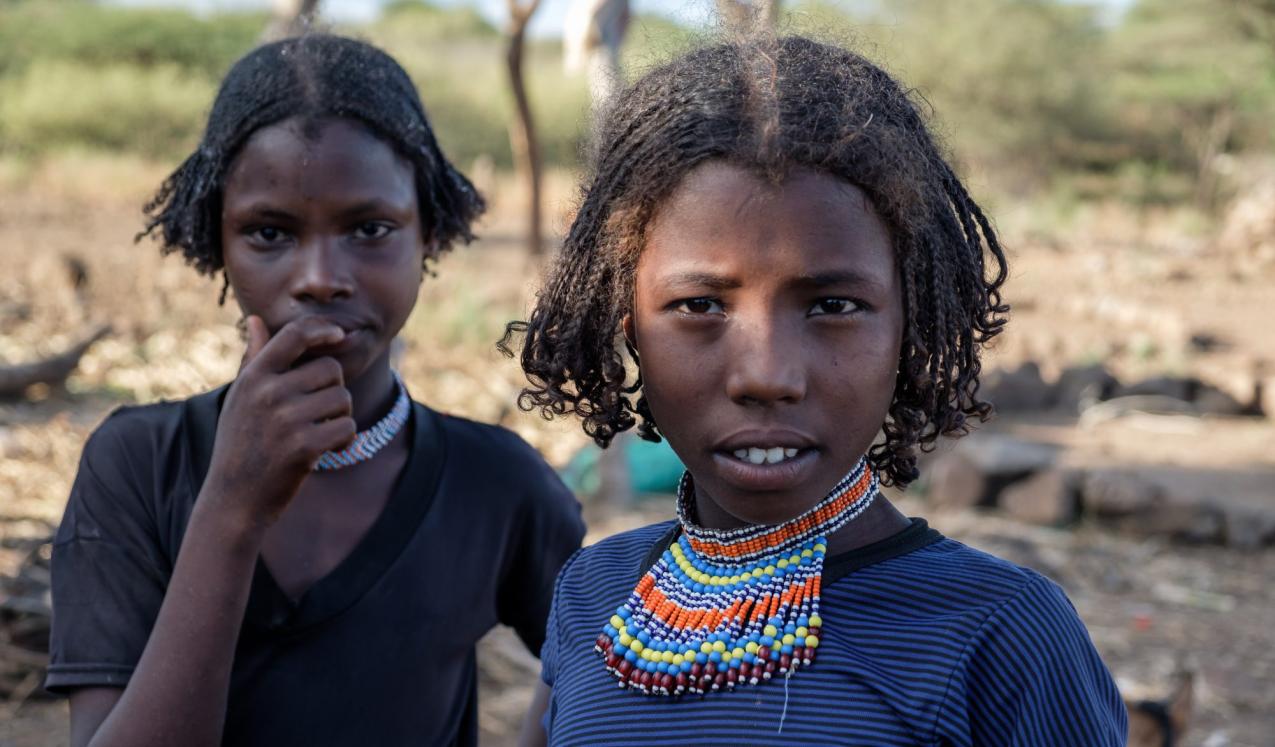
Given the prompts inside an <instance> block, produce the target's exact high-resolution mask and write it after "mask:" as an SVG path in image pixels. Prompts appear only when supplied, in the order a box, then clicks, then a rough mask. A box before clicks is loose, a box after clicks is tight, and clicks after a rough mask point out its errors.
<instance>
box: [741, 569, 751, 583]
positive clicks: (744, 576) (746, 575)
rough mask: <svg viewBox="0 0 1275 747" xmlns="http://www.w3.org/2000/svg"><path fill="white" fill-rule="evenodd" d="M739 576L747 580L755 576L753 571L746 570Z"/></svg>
mask: <svg viewBox="0 0 1275 747" xmlns="http://www.w3.org/2000/svg"><path fill="white" fill-rule="evenodd" d="M739 577H740V578H741V579H743V580H745V581H747V580H749V579H750V578H752V577H753V572H752V571H744V572H743V573H741V574H739Z"/></svg>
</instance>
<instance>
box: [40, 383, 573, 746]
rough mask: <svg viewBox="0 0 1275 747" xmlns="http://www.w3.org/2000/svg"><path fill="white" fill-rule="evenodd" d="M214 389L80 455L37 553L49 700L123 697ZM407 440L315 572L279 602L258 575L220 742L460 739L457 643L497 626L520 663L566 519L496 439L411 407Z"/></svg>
mask: <svg viewBox="0 0 1275 747" xmlns="http://www.w3.org/2000/svg"><path fill="white" fill-rule="evenodd" d="M224 393H225V388H224V387H223V388H222V389H219V390H216V391H213V392H209V393H207V394H202V395H199V396H197V397H193V398H191V399H189V400H185V401H182V402H166V403H160V404H155V405H147V406H143V407H130V408H124V409H121V410H119V411H117V412H115V413H114V414H112V415H111V416H110V417H109V418H108V419H107V420H106V421H105V422H104V423H103V424H102V426H101V427H100V428H98V430H97V431H96V432H95V433H94V434H93V436H92V437H91V438H90V439H89V441H88V443H87V444H86V445H85V447H84V454H83V457H82V458H81V461H80V469H79V473H78V474H77V475H76V479H75V484H74V486H73V487H72V489H71V497H70V501H69V502H68V504H67V508H66V515H65V516H64V518H63V520H62V524H61V526H60V527H59V529H58V533H57V537H56V539H55V541H54V545H53V608H54V616H53V632H52V640H51V643H50V648H51V662H50V665H49V672H48V678H47V680H46V682H45V686H46V687H47V688H49V689H50V690H52V691H54V692H68V691H70V690H72V689H74V688H77V687H86V686H111V687H123V686H124V685H125V684H127V682H128V679H129V677H130V675H131V674H132V672H133V668H134V666H135V665H136V664H137V661H138V659H139V658H140V657H141V654H142V649H143V648H144V647H145V646H146V641H147V638H148V637H149V636H150V632H151V628H152V626H153V625H154V623H155V618H156V616H157V615H158V613H159V607H160V604H161V602H162V601H163V598H164V592H165V589H166V588H167V586H168V582H169V579H170V578H171V576H172V571H173V565H174V563H175V561H176V559H177V551H178V549H179V547H180V545H181V540H182V536H183V534H184V533H185V530H186V525H187V522H188V521H189V519H190V513H191V509H192V507H193V505H194V501H195V496H196V495H198V493H199V489H200V486H201V485H202V484H203V481H204V476H205V474H206V472H207V469H208V464H209V459H210V457H211V454H212V446H213V437H214V435H215V433H216V425H217V416H218V413H219V411H220V405H221V401H222V399H223V397H224ZM409 429H410V430H409V434H410V438H411V439H412V454H411V457H410V459H409V460H408V463H407V466H406V467H404V469H403V472H402V474H401V475H400V477H399V480H398V483H397V484H396V486H395V488H394V491H393V494H392V496H391V497H390V499H389V502H388V503H387V504H386V506H385V508H384V510H383V512H382V513H381V515H380V516H379V517H378V518H377V519H376V521H375V523H374V524H373V525H372V527H371V529H369V530H368V532H367V535H366V536H364V538H363V539H362V540H361V541H360V542H359V543H358V544H357V545H356V546H355V548H354V550H353V551H352V552H351V553H350V555H349V557H347V558H346V559H345V560H344V561H342V562H341V564H340V565H338V566H337V567H336V568H335V569H334V570H333V571H332V572H331V573H330V574H328V575H327V576H325V577H323V578H322V579H320V580H319V581H318V582H316V583H315V584H314V585H313V586H312V587H311V588H310V589H309V590H307V591H306V592H305V594H304V595H303V596H302V597H301V598H300V599H299V600H298V601H297V602H295V603H294V602H293V601H292V600H290V599H288V597H287V596H286V595H285V594H284V593H283V592H282V590H280V589H279V587H278V586H277V585H276V584H275V582H274V580H273V579H272V578H271V576H270V573H269V571H268V570H267V569H266V567H265V565H264V564H263V563H261V562H260V561H258V563H257V568H256V572H255V574H254V576H253V579H252V591H251V594H250V597H249V601H248V608H247V611H246V613H245V616H244V623H243V627H242V629H241V631H240V636H239V642H238V647H237V649H236V652H235V661H234V668H233V671H232V674H231V681H230V699H229V704H228V709H227V714H226V729H225V743H226V744H232V745H280V744H306V745H350V744H377V745H406V744H412V745H444V744H462V745H468V744H474V743H475V742H476V741H477V732H478V728H477V704H476V699H477V673H476V665H475V658H474V644H475V643H476V642H477V641H478V639H479V638H481V637H482V636H483V634H484V633H486V632H487V631H488V630H490V629H491V628H492V627H493V626H494V625H495V624H496V623H498V622H500V623H504V624H506V625H509V626H511V627H513V628H514V629H515V630H516V631H517V632H518V634H519V636H520V637H521V638H522V640H523V642H524V643H526V645H527V647H528V648H529V649H530V650H531V651H532V652H534V653H538V652H539V650H540V646H541V644H542V643H543V641H544V630H545V620H546V618H547V616H548V612H549V604H550V598H551V596H552V592H553V581H554V577H555V576H556V574H557V572H558V569H559V567H560V566H561V565H562V563H563V562H564V561H565V560H566V559H567V557H568V556H569V555H570V554H571V553H572V552H573V551H574V550H575V549H576V548H577V547H579V546H580V541H581V539H582V537H583V535H584V526H583V523H582V522H581V520H580V507H579V504H578V503H577V502H576V500H575V498H574V497H573V496H572V495H571V493H570V492H569V491H568V490H567V489H566V488H565V487H564V486H563V485H562V483H561V481H559V480H558V478H557V476H556V475H555V474H554V473H553V471H552V470H551V469H550V468H549V467H548V465H546V464H545V463H544V460H543V459H541V458H540V456H539V455H538V454H537V453H536V452H535V451H534V450H533V449H532V448H531V447H530V446H528V445H527V444H526V443H525V442H524V441H522V440H521V439H519V438H518V437H517V436H515V435H514V434H512V433H510V432H509V431H507V430H505V429H503V428H500V427H497V426H490V425H482V424H479V423H474V422H472V421H469V420H464V419H461V418H456V417H450V416H446V415H441V414H439V413H436V412H434V411H432V410H430V409H429V408H427V407H425V406H423V405H420V404H415V405H414V407H413V408H412V415H411V418H410V420H409ZM357 498H358V496H351V500H356V499H357Z"/></svg>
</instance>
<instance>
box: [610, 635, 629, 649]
mask: <svg viewBox="0 0 1275 747" xmlns="http://www.w3.org/2000/svg"><path fill="white" fill-rule="evenodd" d="M611 648H612V649H614V650H615V652H616V653H618V654H623V653H624V652H625V651H628V650H629V647H628V646H626V645H624V644H623V643H620V636H618V635H617V636H614V637H613V638H611Z"/></svg>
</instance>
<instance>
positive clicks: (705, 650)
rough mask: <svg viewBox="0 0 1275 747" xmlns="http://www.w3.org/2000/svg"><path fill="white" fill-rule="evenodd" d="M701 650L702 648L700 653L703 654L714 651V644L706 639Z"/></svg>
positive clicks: (701, 645)
mask: <svg viewBox="0 0 1275 747" xmlns="http://www.w3.org/2000/svg"><path fill="white" fill-rule="evenodd" d="M699 650H700V653H702V654H711V653H713V644H711V643H709V642H708V641H704V642H703V643H701V644H700V647H699Z"/></svg>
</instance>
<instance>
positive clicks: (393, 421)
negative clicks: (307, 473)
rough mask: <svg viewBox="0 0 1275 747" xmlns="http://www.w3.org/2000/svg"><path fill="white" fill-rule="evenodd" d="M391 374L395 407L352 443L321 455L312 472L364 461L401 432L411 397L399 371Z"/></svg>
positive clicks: (326, 470)
mask: <svg viewBox="0 0 1275 747" xmlns="http://www.w3.org/2000/svg"><path fill="white" fill-rule="evenodd" d="M390 373H391V374H392V375H393V376H394V385H395V386H397V387H398V398H397V399H395V400H394V406H393V407H391V408H390V411H389V412H388V413H387V414H386V415H385V417H383V418H381V419H380V421H378V422H377V423H376V424H375V425H373V426H372V427H371V428H368V429H367V430H365V431H359V432H358V433H357V434H355V436H354V443H352V444H350V445H349V446H347V447H345V448H344V449H342V450H340V451H325V452H323V456H321V457H319V461H318V462H316V463H315V465H314V467H313V468H312V469H313V471H315V472H328V471H331V470H337V469H344V468H346V467H352V466H354V465H356V464H358V463H359V462H366V461H367V460H369V459H371V458H372V457H374V456H376V453H377V452H378V451H380V450H381V449H384V448H385V446H386V444H388V443H389V442H390V441H393V440H394V437H395V436H397V435H398V432H399V431H400V430H402V429H403V425H404V424H405V423H406V422H407V413H408V412H409V411H410V410H411V405H412V398H411V397H409V396H408V394H407V387H406V386H404V385H403V379H401V378H399V375H398V371H390Z"/></svg>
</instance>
